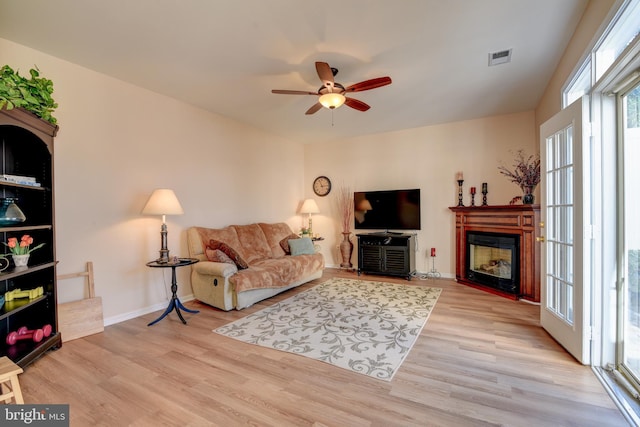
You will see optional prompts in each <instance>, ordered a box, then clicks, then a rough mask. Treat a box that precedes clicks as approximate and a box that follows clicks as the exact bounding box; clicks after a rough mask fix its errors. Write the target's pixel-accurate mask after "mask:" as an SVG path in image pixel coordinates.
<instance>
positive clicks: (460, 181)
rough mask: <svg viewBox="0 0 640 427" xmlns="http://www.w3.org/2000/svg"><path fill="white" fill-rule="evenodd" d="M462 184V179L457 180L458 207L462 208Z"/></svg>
mask: <svg viewBox="0 0 640 427" xmlns="http://www.w3.org/2000/svg"><path fill="white" fill-rule="evenodd" d="M463 183H464V179H459V180H458V206H464V203H462V184H463Z"/></svg>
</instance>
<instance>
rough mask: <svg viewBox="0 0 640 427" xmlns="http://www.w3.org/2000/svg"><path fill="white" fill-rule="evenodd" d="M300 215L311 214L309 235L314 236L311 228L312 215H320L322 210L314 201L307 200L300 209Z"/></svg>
mask: <svg viewBox="0 0 640 427" xmlns="http://www.w3.org/2000/svg"><path fill="white" fill-rule="evenodd" d="M300 213H302V214H309V235H310V236H313V232H312V227H311V214H314V213H320V209H318V204H317V203H316V201H315V200H313V199H307V200H305V201H304V203H303V204H302V207H301V208H300Z"/></svg>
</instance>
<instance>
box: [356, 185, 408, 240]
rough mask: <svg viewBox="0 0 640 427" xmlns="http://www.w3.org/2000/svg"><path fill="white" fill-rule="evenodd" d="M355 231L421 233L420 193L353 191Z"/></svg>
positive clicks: (404, 191) (406, 191) (405, 191)
mask: <svg viewBox="0 0 640 427" xmlns="http://www.w3.org/2000/svg"><path fill="white" fill-rule="evenodd" d="M353 208H354V209H353V210H354V220H355V221H354V222H355V228H356V230H387V231H389V230H420V189H419V188H416V189H412V190H387V191H356V192H354V193H353Z"/></svg>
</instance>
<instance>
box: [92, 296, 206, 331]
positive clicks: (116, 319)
mask: <svg viewBox="0 0 640 427" xmlns="http://www.w3.org/2000/svg"><path fill="white" fill-rule="evenodd" d="M194 299H195V297H194V296H193V294H190V295H184V296H180V301H182V302H187V301H192V300H194ZM167 304H169V300H167V301H164V302H159V303H157V304H154V305H152V306H149V307H144V308H141V309H139V310H134V311H130V312H128V313H122V314H118V315H116V316H111V317H106V318H105V319H104V326H109V325H115V324H116V323H120V322H124V321H126V320H130V319H135V318H136V317H140V316H144V315H145V314H149V313H153V312H154V311H160V310H164V309H166V308H167Z"/></svg>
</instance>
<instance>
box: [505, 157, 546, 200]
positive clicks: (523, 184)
mask: <svg viewBox="0 0 640 427" xmlns="http://www.w3.org/2000/svg"><path fill="white" fill-rule="evenodd" d="M513 166H514V169H513V170H512V171H511V170H509V169H507V168H506V167H505V166H498V170H499V171H500V173H501V174H502V175H504V176H506V177H507V178H509V179H510V180H511V182H515V183H516V184H518V186H519V187H520V188H521V189H522V191H523V192H526V191H527V190H528V189H530V190H531V191H533V190H534V189H535V187H536V185H538V184H540V156H539V155H537V154H536V155H533V154H532V155H530V156H528V157H525V155H524V150H518V151H517V152H516V159H515V163H514V165H513Z"/></svg>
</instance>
